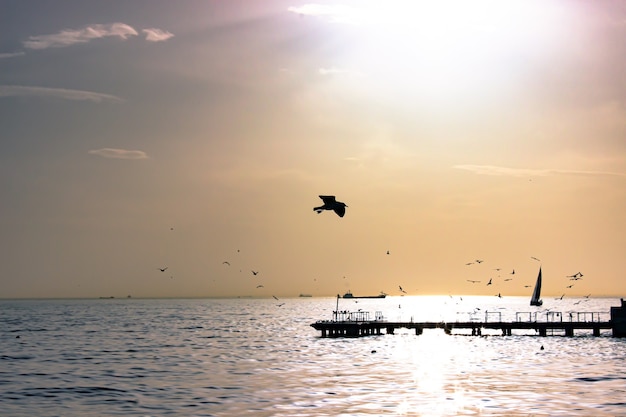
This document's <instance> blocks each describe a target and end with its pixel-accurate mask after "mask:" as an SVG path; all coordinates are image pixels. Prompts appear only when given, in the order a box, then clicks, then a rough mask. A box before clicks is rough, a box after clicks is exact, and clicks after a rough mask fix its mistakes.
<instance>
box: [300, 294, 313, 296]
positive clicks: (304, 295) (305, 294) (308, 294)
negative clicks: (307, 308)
mask: <svg viewBox="0 0 626 417" xmlns="http://www.w3.org/2000/svg"><path fill="white" fill-rule="evenodd" d="M300 297H313V296H312V295H311V294H300Z"/></svg>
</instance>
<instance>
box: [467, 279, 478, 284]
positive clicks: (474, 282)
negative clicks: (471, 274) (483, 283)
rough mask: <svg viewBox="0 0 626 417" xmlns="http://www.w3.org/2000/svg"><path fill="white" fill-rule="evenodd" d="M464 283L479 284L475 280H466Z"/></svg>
mask: <svg viewBox="0 0 626 417" xmlns="http://www.w3.org/2000/svg"><path fill="white" fill-rule="evenodd" d="M466 281H467V282H471V283H472V284H476V283H477V282H480V281H477V280H475V279H468V280H466Z"/></svg>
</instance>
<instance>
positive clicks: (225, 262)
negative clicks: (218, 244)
mask: <svg viewBox="0 0 626 417" xmlns="http://www.w3.org/2000/svg"><path fill="white" fill-rule="evenodd" d="M222 263H223V264H226V265H228V266H230V262H228V261H224V262H222Z"/></svg>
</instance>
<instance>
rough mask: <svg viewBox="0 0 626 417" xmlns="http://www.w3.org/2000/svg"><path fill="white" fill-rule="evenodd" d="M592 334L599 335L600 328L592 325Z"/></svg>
mask: <svg viewBox="0 0 626 417" xmlns="http://www.w3.org/2000/svg"><path fill="white" fill-rule="evenodd" d="M593 335H594V336H600V328H599V327H594V328H593Z"/></svg>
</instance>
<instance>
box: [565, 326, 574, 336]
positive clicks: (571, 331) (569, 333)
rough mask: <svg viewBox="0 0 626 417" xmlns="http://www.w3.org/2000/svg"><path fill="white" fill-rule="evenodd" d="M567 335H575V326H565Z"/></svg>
mask: <svg viewBox="0 0 626 417" xmlns="http://www.w3.org/2000/svg"><path fill="white" fill-rule="evenodd" d="M565 336H569V337H572V336H574V328H573V327H566V328H565Z"/></svg>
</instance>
